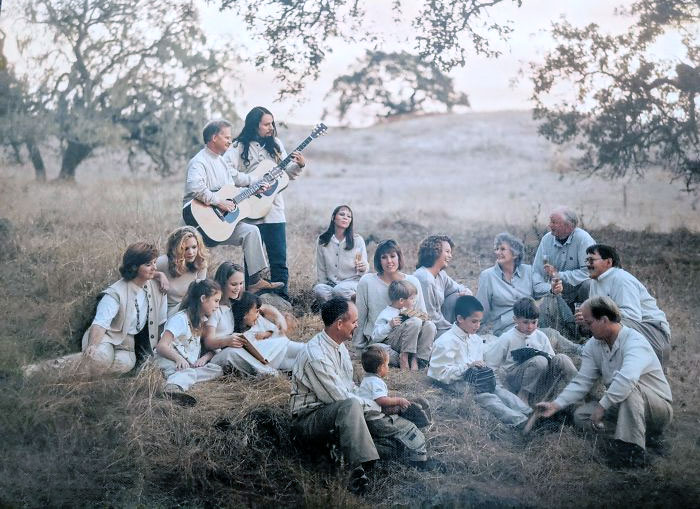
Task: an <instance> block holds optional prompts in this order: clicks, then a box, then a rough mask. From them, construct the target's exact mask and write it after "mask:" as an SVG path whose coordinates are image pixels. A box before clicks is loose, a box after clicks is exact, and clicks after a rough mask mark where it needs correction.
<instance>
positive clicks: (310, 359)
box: [290, 297, 426, 492]
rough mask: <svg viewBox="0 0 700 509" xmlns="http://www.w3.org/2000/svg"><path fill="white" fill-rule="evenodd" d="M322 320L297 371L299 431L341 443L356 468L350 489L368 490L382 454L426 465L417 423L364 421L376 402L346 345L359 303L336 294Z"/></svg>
mask: <svg viewBox="0 0 700 509" xmlns="http://www.w3.org/2000/svg"><path fill="white" fill-rule="evenodd" d="M321 318H322V319H323V324H324V326H325V328H324V329H323V330H322V331H321V332H319V333H318V334H316V335H315V336H314V337H313V338H311V340H309V342H308V343H306V345H304V349H303V350H302V351H301V352H299V355H298V356H297V358H296V362H295V364H294V368H293V370H292V394H291V399H290V407H291V412H292V419H293V421H292V427H293V430H294V433H296V435H297V436H298V437H299V438H301V439H303V440H305V441H308V442H315V443H318V441H319V440H324V441H337V442H338V443H339V445H340V450H341V452H342V454H343V456H344V458H345V461H346V462H347V465H348V466H350V467H351V468H353V471H352V474H351V478H350V489H351V490H353V491H355V492H363V491H365V490H366V489H367V486H368V484H369V479H368V478H367V476H366V475H365V469H366V468H368V467H369V466H371V465H372V463H373V462H374V461H376V460H377V459H379V458H380V457H382V458H387V457H398V458H400V459H402V460H405V461H407V462H409V463H413V464H416V466H419V467H421V466H423V465H425V464H426V451H425V437H423V434H422V433H421V432H420V431H419V430H418V428H416V426H415V425H414V424H413V423H411V422H409V421H406V420H405V419H402V418H399V417H398V416H391V417H392V418H394V417H395V418H397V419H399V420H400V421H401V422H400V425H392V422H389V421H390V418H389V417H384V418H382V419H374V420H369V421H367V420H366V419H365V412H368V414H370V415H371V414H372V413H373V412H374V411H375V409H376V404H375V403H374V402H373V401H371V400H365V399H363V398H362V397H360V396H359V395H358V387H357V386H356V385H355V382H354V381H353V378H352V362H351V361H350V354H349V353H348V350H347V348H346V347H345V345H344V344H343V343H344V341H347V340H349V339H351V338H352V334H353V332H354V330H355V328H356V327H357V308H356V307H355V304H353V303H352V302H350V301H348V300H346V299H344V298H342V297H334V298H332V299H331V300H329V301H327V302H325V303H324V304H323V305H322V306H321ZM388 420H389V421H388ZM373 439H374V440H373Z"/></svg>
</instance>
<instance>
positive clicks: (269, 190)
mask: <svg viewBox="0 0 700 509" xmlns="http://www.w3.org/2000/svg"><path fill="white" fill-rule="evenodd" d="M278 184H279V181H277V180H275V183H274V184H272V185H271V186H270V189H268V190H267V191H265V192H264V193H263V194H264V195H265V196H272V195H273V194H274V192H275V189H277V185H278Z"/></svg>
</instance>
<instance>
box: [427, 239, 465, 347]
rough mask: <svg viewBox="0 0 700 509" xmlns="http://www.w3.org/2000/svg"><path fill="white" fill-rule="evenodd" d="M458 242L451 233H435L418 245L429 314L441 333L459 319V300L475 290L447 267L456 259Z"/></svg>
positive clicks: (438, 334) (439, 333) (438, 333)
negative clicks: (460, 281)
mask: <svg viewBox="0 0 700 509" xmlns="http://www.w3.org/2000/svg"><path fill="white" fill-rule="evenodd" d="M452 248H454V243H453V242H452V239H450V238H449V237H448V236H447V235H431V236H430V237H427V238H426V239H424V240H423V242H421V243H420V247H419V248H418V263H417V264H416V266H417V270H416V271H415V272H414V273H413V275H414V276H415V277H416V279H418V281H420V284H421V286H422V290H423V298H424V299H425V307H426V308H427V310H428V316H430V319H431V320H432V321H433V323H434V324H435V327H436V328H437V334H436V336H437V337H440V335H441V334H442V333H443V332H446V331H448V330H449V329H450V328H451V327H452V324H453V323H454V321H455V313H454V311H455V302H457V298H459V297H460V296H461V295H471V294H472V292H471V291H470V290H469V288H467V287H466V286H464V285H461V284H459V283H457V282H456V281H455V280H454V279H452V278H451V277H450V276H448V275H447V272H445V268H446V267H447V266H448V264H449V263H450V261H452Z"/></svg>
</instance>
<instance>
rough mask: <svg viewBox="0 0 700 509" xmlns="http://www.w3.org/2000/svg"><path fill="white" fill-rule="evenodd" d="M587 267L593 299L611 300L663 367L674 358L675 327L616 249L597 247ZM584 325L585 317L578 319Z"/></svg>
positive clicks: (591, 254) (589, 258)
mask: <svg viewBox="0 0 700 509" xmlns="http://www.w3.org/2000/svg"><path fill="white" fill-rule="evenodd" d="M586 254H587V257H586V267H587V268H588V273H589V275H590V277H591V283H590V288H589V295H590V296H591V297H595V296H607V297H610V298H611V299H612V300H613V301H614V302H615V304H617V306H618V307H619V308H620V313H621V314H622V324H623V325H626V326H627V327H630V328H632V329H634V330H636V331H638V332H639V333H640V334H641V335H642V336H644V337H645V338H646V339H647V341H649V343H650V344H651V346H652V348H653V349H654V352H655V353H656V355H657V357H658V358H659V361H661V365H662V366H663V365H664V364H665V363H666V362H667V361H668V359H669V356H670V354H671V327H670V326H669V324H668V321H667V320H666V315H665V314H664V312H663V311H661V310H660V309H659V307H658V306H657V305H656V299H655V298H654V297H652V296H651V295H650V294H649V292H648V290H647V289H646V288H645V287H644V285H643V284H642V283H640V282H639V280H638V279H637V278H636V277H634V276H633V275H632V274H630V273H629V272H627V271H626V270H623V269H622V267H621V266H620V265H621V264H620V257H619V255H618V254H617V251H615V248H613V247H610V246H606V245H605V244H593V245H592V246H590V247H589V248H588V249H586ZM576 322H577V323H578V324H579V325H583V324H582V316H581V313H580V312H579V313H578V314H577V315H576Z"/></svg>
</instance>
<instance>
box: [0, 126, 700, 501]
mask: <svg viewBox="0 0 700 509" xmlns="http://www.w3.org/2000/svg"><path fill="white" fill-rule="evenodd" d="M306 132H307V128H301V127H292V128H291V129H290V131H285V132H283V134H282V136H283V138H284V140H285V141H286V143H287V145H288V148H290V147H289V145H292V143H293V142H295V141H296V140H297V139H299V140H301V138H302V137H303V136H304V135H305V133H306ZM425 138H430V139H425ZM387 140H392V145H387ZM480 147H481V148H480ZM396 151H398V155H397V152H396ZM394 156H395V157H394ZM308 157H309V166H308V171H307V172H306V173H307V174H306V175H304V176H303V177H301V178H300V179H299V180H298V181H296V182H293V183H292V184H291V186H290V188H289V189H288V190H287V191H285V193H287V201H288V209H289V212H288V220H289V224H288V245H289V252H288V257H289V266H290V274H291V281H292V284H291V288H290V291H291V293H292V295H293V296H294V297H297V298H298V300H299V302H300V304H299V306H298V308H297V309H296V310H295V311H296V313H297V315H298V318H299V328H298V330H297V332H296V334H295V336H294V337H295V338H297V339H300V340H307V339H309V338H310V337H311V336H312V335H313V334H314V333H315V332H316V331H317V330H319V328H320V320H319V319H318V318H317V317H316V316H315V315H313V313H311V311H310V304H311V286H312V284H313V282H314V267H313V256H312V255H313V251H314V242H315V237H316V235H317V234H318V233H319V232H320V230H321V229H322V228H323V227H325V226H326V225H327V221H328V217H329V215H330V212H331V210H332V208H333V207H334V206H335V205H337V204H339V203H343V202H345V203H349V204H350V205H351V206H352V207H353V208H354V211H355V222H356V231H358V233H361V234H363V235H364V236H365V237H367V236H369V235H372V236H373V238H375V239H383V238H388V237H393V238H395V239H397V240H398V241H399V243H400V244H401V245H402V247H403V249H404V253H405V255H406V258H407V265H408V266H407V269H408V270H412V267H413V266H414V264H415V258H416V254H417V247H418V243H419V242H420V240H421V239H422V238H423V237H424V236H426V235H429V234H431V233H447V234H449V235H450V236H452V238H453V239H454V241H455V243H456V250H455V257H454V261H453V264H452V266H451V267H450V269H449V272H450V274H451V275H452V276H453V277H455V278H456V279H458V280H459V281H461V282H464V283H466V284H468V285H469V286H470V288H472V290H476V281H477V279H478V275H479V272H480V271H481V270H483V269H484V268H486V267H488V266H490V265H491V264H492V255H491V248H492V246H491V243H492V239H493V236H494V235H495V234H497V233H499V232H500V231H502V230H505V229H509V230H510V231H512V232H513V233H515V234H517V235H519V236H521V237H522V238H523V239H524V240H525V242H526V245H527V248H528V250H529V252H528V256H527V257H526V260H528V261H529V260H531V259H532V254H533V253H534V249H535V248H536V246H537V242H538V239H539V236H540V235H541V234H543V233H544V232H545V227H546V223H545V219H546V213H547V210H548V209H549V208H550V207H552V206H553V205H556V204H559V203H567V204H570V205H571V206H573V207H574V208H575V209H576V210H578V211H579V212H581V213H582V215H583V218H584V222H585V226H586V227H587V229H589V231H590V232H591V233H592V235H593V236H594V238H596V240H599V241H601V242H605V243H609V244H612V245H615V246H617V247H618V249H619V251H620V252H621V255H622V261H623V264H624V265H625V267H626V268H627V269H628V270H630V271H631V272H632V273H633V274H635V275H637V277H638V278H639V279H640V280H641V281H642V282H644V283H645V285H646V286H647V288H649V290H650V291H651V292H652V294H654V295H655V296H656V297H657V299H658V301H659V304H660V307H661V308H662V309H663V310H664V311H665V312H666V313H667V315H668V318H669V321H670V323H671V327H672V329H673V344H674V353H673V358H672V360H671V362H670V365H669V381H670V383H671V387H672V390H673V394H674V412H675V420H674V423H673V424H672V425H671V427H670V429H669V430H668V431H667V434H666V437H667V443H666V454H665V455H663V456H656V455H654V456H653V457H652V464H651V466H650V467H648V468H644V469H640V470H621V471H614V470H611V469H610V468H609V467H607V466H606V465H605V463H604V462H602V461H601V460H600V458H599V455H598V451H599V446H600V444H598V443H597V442H596V440H595V438H594V437H590V436H584V435H582V434H580V433H578V432H575V431H574V430H573V429H572V428H571V427H570V426H569V425H561V426H559V427H558V428H557V429H555V430H551V431H548V432H544V431H541V432H538V433H536V434H535V435H534V436H533V437H531V438H530V439H528V440H524V439H521V438H520V437H518V436H517V435H515V434H514V433H513V432H511V431H510V430H508V429H507V428H506V427H505V426H503V425H501V424H500V423H498V422H497V421H495V420H494V419H493V418H492V417H491V416H489V415H487V414H485V413H484V412H482V411H481V410H479V409H478V408H477V407H476V406H475V405H474V404H473V402H472V401H470V400H468V399H457V398H453V397H449V396H446V395H444V394H443V393H441V392H440V391H439V390H437V389H436V388H435V387H433V386H432V385H431V384H430V383H428V382H427V380H426V378H425V376H424V374H418V375H416V374H410V373H400V372H398V371H392V372H391V373H390V375H389V377H388V380H387V383H388V385H389V387H390V389H393V390H395V391H397V393H400V394H402V395H407V396H411V395H416V394H419V393H420V394H421V395H423V396H425V397H426V398H427V399H428V400H429V401H430V403H431V405H432V407H433V415H434V416H435V420H436V423H435V424H434V425H433V427H432V428H431V429H430V430H428V431H427V432H426V437H427V438H428V448H429V453H430V454H431V455H432V456H434V457H436V458H438V459H440V460H441V461H442V462H444V463H445V464H446V465H447V468H448V471H447V473H422V472H418V471H416V470H413V469H411V468H408V467H405V466H403V465H401V464H399V463H394V462H391V463H384V464H381V465H379V466H378V467H377V468H376V469H375V470H374V471H373V473H372V481H373V483H372V488H371V490H370V492H369V493H368V494H367V495H366V496H365V497H363V498H358V497H355V496H353V495H351V494H349V493H348V492H347V491H346V490H345V489H344V486H345V483H346V479H345V478H344V477H343V474H342V473H339V472H334V471H333V470H332V468H331V465H330V463H329V462H328V461H327V460H326V458H325V456H324V454H323V451H322V450H313V449H307V448H303V447H301V446H300V444H297V443H296V442H295V441H293V440H292V438H291V437H290V434H289V416H288V413H287V397H288V392H289V382H288V381H287V380H286V379H284V378H282V379H273V380H271V379H266V380H265V379H263V380H256V379H243V378H238V377H235V376H231V377H227V378H225V379H223V380H221V381H217V382H212V383H208V384H203V385H201V386H196V387H195V388H194V389H193V394H194V395H195V396H196V397H197V398H198V404H197V406H196V407H194V408H191V409H190V408H183V407H179V406H176V405H173V404H172V403H170V402H169V401H166V400H163V399H162V398H160V397H159V396H158V390H159V387H160V384H161V382H162V379H161V377H160V374H159V373H158V372H157V371H155V370H144V371H143V372H141V373H140V374H139V375H138V376H127V377H123V378H120V379H107V380H96V379H85V378H83V379H81V378H75V377H73V378H70V377H65V376H61V375H56V376H53V375H50V376H45V377H38V378H35V379H32V380H25V379H23V378H22V377H21V375H20V371H19V366H21V365H23V364H25V363H27V362H34V361H37V360H41V359H47V358H51V357H55V356H57V355H61V354H64V353H68V352H73V351H77V350H78V338H79V336H80V334H81V333H82V331H83V330H84V327H85V326H86V325H87V323H88V322H89V319H90V316H89V313H90V311H91V309H92V306H93V303H94V299H95V296H96V295H97V293H98V292H99V291H100V290H101V289H102V288H104V287H105V286H106V285H108V284H109V283H111V282H112V281H114V280H116V279H117V277H118V275H117V274H118V273H117V266H118V262H119V259H120V256H121V253H122V251H123V249H124V248H125V247H126V245H128V244H129V243H131V242H133V241H135V240H140V239H144V240H151V241H154V242H156V243H157V244H158V245H159V246H161V247H163V246H164V243H165V238H166V237H167V234H168V232H169V231H170V230H171V229H172V228H173V227H175V226H177V225H178V224H179V215H178V210H179V204H180V197H181V193H182V189H183V183H182V178H183V177H182V175H179V176H176V177H172V178H168V179H164V180H161V179H155V178H152V177H150V176H147V175H129V174H127V173H125V172H123V171H121V170H119V168H121V167H123V166H124V164H123V161H122V160H121V158H120V155H119V154H118V153H112V152H104V153H101V154H99V156H98V157H97V158H95V159H93V160H91V161H89V162H88V163H86V164H85V168H82V169H80V170H79V172H78V182H77V183H76V184H75V185H69V184H55V183H49V184H37V183H35V182H33V181H32V178H31V170H30V168H28V167H5V168H3V169H2V170H1V171H0V181H1V182H2V186H1V187H0V198H1V200H2V203H3V209H2V213H1V214H2V218H3V222H2V224H1V225H0V226H2V228H0V231H2V232H4V233H3V234H2V235H3V236H2V249H0V261H1V262H2V264H1V265H0V306H2V307H1V308H0V309H2V317H3V318H2V324H3V327H1V328H0V383H1V384H2V392H1V394H2V396H0V430H2V437H3V461H2V463H1V464H0V506H3V507H4V506H7V507H18V506H26V507H39V506H41V507H47V506H51V507H55V506H115V507H123V506H126V507H132V506H142V507H173V506H187V507H200V506H202V507H205V506H222V505H223V506H242V505H250V506H263V505H269V504H277V505H281V506H308V507H327V506H340V507H345V506H347V507H365V506H377V505H382V506H394V505H398V506H408V505H414V506H420V507H465V506H467V507H468V506H490V507H519V506H532V507H555V506H575V507H593V506H601V505H603V506H621V505H627V506H648V507H650V506H654V507H659V506H663V507H665V506H676V507H689V506H694V505H697V501H698V500H700V487H699V484H698V471H700V450H699V448H700V438H698V437H699V436H700V435H699V434H698V431H697V430H698V426H700V394H699V389H698V383H697V380H698V374H699V373H700V351H699V349H698V346H699V345H698V343H699V341H698V331H699V330H700V311H699V310H698V297H697V288H698V284H700V254H699V253H700V234H698V228H699V225H698V214H697V211H695V210H694V206H695V205H696V203H697V198H696V197H694V195H687V194H684V193H681V192H679V191H678V187H679V186H678V185H676V184H668V183H667V179H664V177H663V176H660V175H658V174H654V175H651V177H650V179H649V180H647V181H642V182H630V183H628V184H626V189H627V191H626V192H627V202H626V208H625V207H624V203H623V198H622V194H623V183H621V182H615V183H609V182H605V181H602V180H599V179H587V180H577V179H576V178H575V176H574V174H573V173H572V172H571V171H570V170H568V169H566V168H565V167H566V164H565V163H563V162H562V161H563V159H562V157H563V156H561V155H560V154H559V155H557V154H556V153H555V151H554V150H553V149H551V148H550V147H549V146H548V145H547V144H546V143H545V142H544V141H542V140H540V139H539V138H537V137H536V135H535V134H534V128H533V124H532V122H531V121H529V120H528V117H527V116H526V115H525V114H512V115H507V114H505V113H503V114H472V115H463V116H442V117H430V118H428V119H422V120H421V119H412V120H408V121H403V122H395V123H392V124H384V125H380V126H375V127H372V128H368V129H361V130H354V131H339V130H335V132H332V133H331V134H330V135H329V136H328V137H327V138H324V139H321V140H318V141H316V142H314V144H313V145H312V146H311V147H310V148H309V156H308ZM374 246H375V244H372V243H371V244H370V246H369V249H370V255H371V252H372V251H373V249H374ZM212 255H213V261H212V267H213V268H215V267H216V265H217V264H218V263H219V262H220V261H222V260H224V259H228V258H233V259H235V260H239V259H240V252H239V251H238V250H236V249H232V248H216V249H214V250H213V251H212ZM359 373H360V369H358V372H357V373H356V374H357V375H359Z"/></svg>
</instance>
